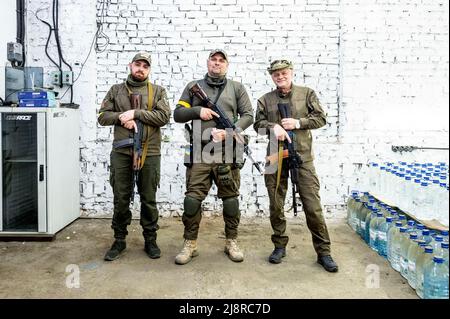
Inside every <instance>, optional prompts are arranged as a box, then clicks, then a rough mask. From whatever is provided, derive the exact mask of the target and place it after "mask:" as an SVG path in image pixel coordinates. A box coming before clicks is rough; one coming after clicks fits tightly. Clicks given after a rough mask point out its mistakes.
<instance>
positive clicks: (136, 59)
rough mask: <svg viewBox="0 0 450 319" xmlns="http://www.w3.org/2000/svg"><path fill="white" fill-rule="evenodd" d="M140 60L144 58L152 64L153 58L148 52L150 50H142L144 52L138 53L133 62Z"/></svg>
mask: <svg viewBox="0 0 450 319" xmlns="http://www.w3.org/2000/svg"><path fill="white" fill-rule="evenodd" d="M138 60H143V61H145V62H147V63H148V65H151V64H152V58H151V57H150V53H148V52H144V51H142V52H139V53H137V54H136V55H135V56H134V58H133V60H132V61H131V62H134V61H138Z"/></svg>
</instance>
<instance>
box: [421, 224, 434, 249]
mask: <svg viewBox="0 0 450 319" xmlns="http://www.w3.org/2000/svg"><path fill="white" fill-rule="evenodd" d="M419 239H423V240H425V242H426V243H427V245H430V244H431V242H432V241H433V237H431V235H430V230H429V229H426V228H424V229H423V230H422V234H421V235H420V236H419Z"/></svg>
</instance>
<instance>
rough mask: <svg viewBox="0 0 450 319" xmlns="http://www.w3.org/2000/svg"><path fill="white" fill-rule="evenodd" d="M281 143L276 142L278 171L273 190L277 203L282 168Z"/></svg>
mask: <svg viewBox="0 0 450 319" xmlns="http://www.w3.org/2000/svg"><path fill="white" fill-rule="evenodd" d="M283 144H284V143H283V142H282V141H278V169H277V186H276V188H275V202H276V201H277V194H278V187H279V186H280V180H281V170H282V168H283Z"/></svg>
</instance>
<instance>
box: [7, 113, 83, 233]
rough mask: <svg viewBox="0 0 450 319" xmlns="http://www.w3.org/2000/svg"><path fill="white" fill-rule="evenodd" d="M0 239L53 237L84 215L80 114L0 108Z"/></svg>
mask: <svg viewBox="0 0 450 319" xmlns="http://www.w3.org/2000/svg"><path fill="white" fill-rule="evenodd" d="M0 131H1V139H0V150H1V155H0V156H1V158H0V162H1V165H0V176H1V178H2V179H1V183H0V194H1V196H0V240H1V238H2V237H53V236H54V235H55V234H56V233H57V232H58V231H59V230H61V229H62V228H64V227H65V226H67V225H68V224H69V223H71V222H72V221H74V220H75V219H76V218H78V217H79V215H80V192H79V180H80V178H79V175H80V172H79V170H80V169H79V146H78V145H79V114H78V110H75V109H66V108H25V107H24V108H9V107H3V108H0Z"/></svg>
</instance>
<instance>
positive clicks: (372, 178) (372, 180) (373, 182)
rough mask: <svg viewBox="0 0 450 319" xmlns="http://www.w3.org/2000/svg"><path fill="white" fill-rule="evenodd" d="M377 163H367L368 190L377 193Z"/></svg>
mask: <svg viewBox="0 0 450 319" xmlns="http://www.w3.org/2000/svg"><path fill="white" fill-rule="evenodd" d="M378 167H379V165H378V163H374V162H372V163H369V176H368V177H369V192H370V193H373V194H377V190H378V185H379V182H378V176H379V172H378Z"/></svg>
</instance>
